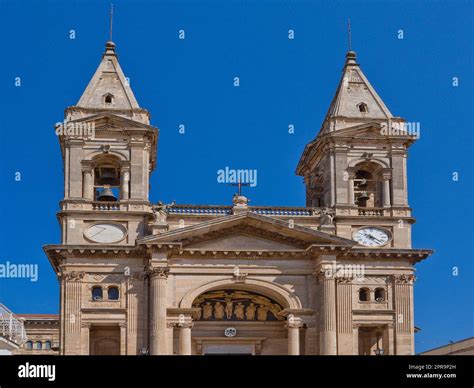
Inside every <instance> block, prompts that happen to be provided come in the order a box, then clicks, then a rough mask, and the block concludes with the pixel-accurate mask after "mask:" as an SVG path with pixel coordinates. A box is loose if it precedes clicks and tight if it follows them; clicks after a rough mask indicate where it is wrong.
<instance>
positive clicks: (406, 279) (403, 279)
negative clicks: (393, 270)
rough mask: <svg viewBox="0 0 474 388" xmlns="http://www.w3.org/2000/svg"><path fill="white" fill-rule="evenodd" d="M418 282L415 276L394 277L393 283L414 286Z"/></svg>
mask: <svg viewBox="0 0 474 388" xmlns="http://www.w3.org/2000/svg"><path fill="white" fill-rule="evenodd" d="M415 281H416V276H415V275H413V274H402V275H393V282H394V283H395V284H413V283H414V282H415Z"/></svg>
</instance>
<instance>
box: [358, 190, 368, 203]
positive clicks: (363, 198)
mask: <svg viewBox="0 0 474 388" xmlns="http://www.w3.org/2000/svg"><path fill="white" fill-rule="evenodd" d="M368 199H369V195H368V194H367V191H363V192H362V193H361V194H360V196H359V201H367V200H368Z"/></svg>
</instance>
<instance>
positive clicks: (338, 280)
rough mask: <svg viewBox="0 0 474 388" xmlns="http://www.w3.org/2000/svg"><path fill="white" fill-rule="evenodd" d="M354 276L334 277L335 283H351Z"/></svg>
mask: <svg viewBox="0 0 474 388" xmlns="http://www.w3.org/2000/svg"><path fill="white" fill-rule="evenodd" d="M353 280H354V278H352V277H347V276H338V277H336V283H337V284H351V283H352V281H353Z"/></svg>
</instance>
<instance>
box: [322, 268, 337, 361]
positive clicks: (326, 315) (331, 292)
mask: <svg viewBox="0 0 474 388" xmlns="http://www.w3.org/2000/svg"><path fill="white" fill-rule="evenodd" d="M319 284H320V293H321V305H320V306H321V318H320V319H321V321H320V351H321V354H322V355H336V354H337V336H336V282H335V279H334V275H333V274H329V273H326V272H325V271H323V270H322V271H321V273H320V275H319Z"/></svg>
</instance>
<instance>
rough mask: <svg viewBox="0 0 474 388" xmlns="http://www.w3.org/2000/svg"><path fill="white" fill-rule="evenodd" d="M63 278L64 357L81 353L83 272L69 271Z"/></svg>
mask: <svg viewBox="0 0 474 388" xmlns="http://www.w3.org/2000/svg"><path fill="white" fill-rule="evenodd" d="M64 276H65V285H64V299H65V300H64V309H65V314H64V319H65V322H64V336H63V338H64V342H63V343H62V344H61V346H62V347H64V349H63V352H64V354H65V355H80V354H81V353H82V346H81V340H82V338H81V337H82V335H81V331H82V327H81V305H82V279H83V278H84V276H85V273H84V272H77V271H71V272H68V273H66V274H64Z"/></svg>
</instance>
